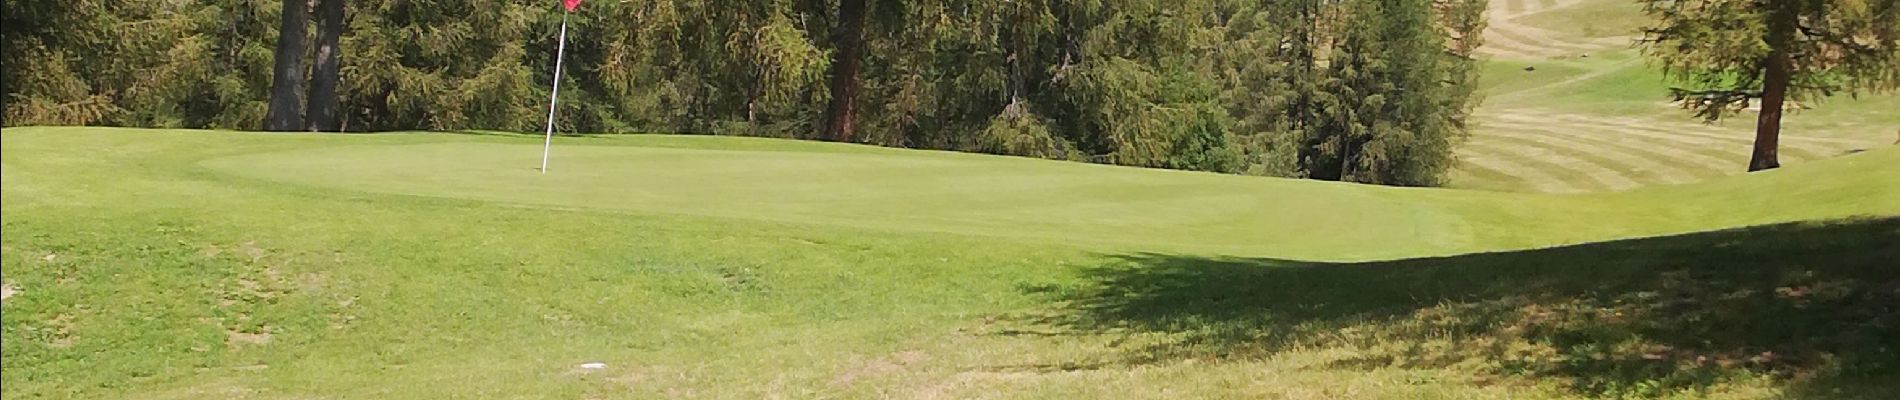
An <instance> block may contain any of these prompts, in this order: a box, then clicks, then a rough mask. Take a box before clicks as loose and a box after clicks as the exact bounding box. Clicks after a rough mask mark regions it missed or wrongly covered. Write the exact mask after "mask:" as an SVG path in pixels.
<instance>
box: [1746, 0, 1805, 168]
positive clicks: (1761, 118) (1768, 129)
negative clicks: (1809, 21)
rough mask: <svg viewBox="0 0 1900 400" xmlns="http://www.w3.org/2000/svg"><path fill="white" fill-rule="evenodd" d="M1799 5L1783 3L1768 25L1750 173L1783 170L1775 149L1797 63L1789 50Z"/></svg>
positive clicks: (1792, 44)
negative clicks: (1759, 108) (1782, 110)
mask: <svg viewBox="0 0 1900 400" xmlns="http://www.w3.org/2000/svg"><path fill="white" fill-rule="evenodd" d="M1798 3H1800V2H1797V1H1785V2H1780V4H1778V5H1777V6H1776V8H1775V9H1774V10H1773V11H1772V14H1770V16H1769V21H1768V46H1769V48H1770V49H1771V50H1769V51H1768V56H1767V58H1764V59H1762V64H1763V65H1762V67H1763V69H1764V71H1763V73H1762V89H1761V114H1760V115H1757V116H1756V118H1755V150H1754V152H1752V154H1751V155H1750V156H1749V159H1748V171H1749V172H1755V171H1761V170H1767V169H1775V168H1780V167H1781V161H1780V159H1779V157H1777V156H1776V154H1775V153H1776V149H1777V148H1778V147H1779V146H1780V142H1781V107H1782V104H1783V103H1784V102H1785V101H1787V98H1788V81H1789V79H1790V75H1791V74H1792V71H1791V70H1792V69H1793V68H1794V65H1793V64H1794V60H1793V59H1791V58H1790V56H1789V55H1788V50H1787V49H1788V48H1789V47H1792V46H1794V45H1795V43H1794V34H1795V32H1794V31H1795V29H1796V28H1797V25H1798V23H1799V22H1800V21H1799V18H1800V15H1801V14H1800V10H1799V9H1798V7H1800V5H1799V4H1798Z"/></svg>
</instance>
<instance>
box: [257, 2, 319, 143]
mask: <svg viewBox="0 0 1900 400" xmlns="http://www.w3.org/2000/svg"><path fill="white" fill-rule="evenodd" d="M283 4H284V15H283V23H282V24H280V25H278V27H277V52H276V55H275V57H276V59H277V62H276V64H277V65H276V66H274V67H272V68H271V70H272V73H273V74H272V77H271V88H270V106H269V109H268V110H267V111H265V113H264V130H267V131H294V130H298V129H303V107H302V106H301V103H302V101H301V100H302V97H303V85H304V82H303V81H304V77H303V72H304V71H303V47H304V46H303V41H304V22H305V20H307V19H308V16H307V15H305V14H306V13H305V12H304V7H305V6H307V5H308V3H305V2H304V0H283Z"/></svg>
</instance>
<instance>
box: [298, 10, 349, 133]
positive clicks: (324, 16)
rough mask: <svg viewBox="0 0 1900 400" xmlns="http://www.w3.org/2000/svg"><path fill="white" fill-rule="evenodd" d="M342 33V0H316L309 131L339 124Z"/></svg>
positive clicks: (307, 115)
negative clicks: (338, 93)
mask: <svg viewBox="0 0 1900 400" xmlns="http://www.w3.org/2000/svg"><path fill="white" fill-rule="evenodd" d="M342 36H343V0H317V59H316V61H315V63H316V65H315V66H314V67H312V68H311V71H310V97H309V100H308V104H307V106H308V107H310V108H309V109H308V112H307V113H305V117H306V118H308V119H309V121H308V122H309V126H308V129H309V130H311V131H317V132H336V131H337V130H339V129H341V128H342V126H341V121H340V120H339V119H338V118H337V113H338V106H337V104H338V103H339V102H340V101H341V98H340V97H338V95H337V85H338V83H340V82H339V79H341V78H340V77H339V76H337V75H338V73H339V69H341V68H342V65H341V63H342V50H343V49H342V48H341V47H339V46H340V45H341V44H340V41H341V39H342Z"/></svg>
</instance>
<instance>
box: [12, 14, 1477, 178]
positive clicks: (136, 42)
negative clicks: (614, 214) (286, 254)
mask: <svg viewBox="0 0 1900 400" xmlns="http://www.w3.org/2000/svg"><path fill="white" fill-rule="evenodd" d="M330 4H335V6H334V7H335V8H330V7H331V6H330ZM348 4H349V9H348V10H347V12H346V11H344V10H342V8H341V7H342V2H340V1H336V0H317V1H312V2H310V3H303V2H298V3H295V4H289V5H285V4H283V3H281V2H278V1H274V0H179V1H165V2H153V1H140V0H59V1H54V0H9V1H8V2H6V3H5V6H4V7H5V8H4V12H5V15H4V18H5V21H4V28H0V29H4V33H5V42H4V43H3V44H0V47H3V48H0V54H4V57H5V63H6V65H5V66H6V68H5V71H4V73H0V90H4V97H5V99H4V100H5V102H6V104H5V108H4V114H5V118H6V119H5V121H4V122H5V123H6V124H8V125H25V124H105V125H130V126H160V127H203V128H223V129H258V128H265V127H269V128H274V129H309V130H323V131H329V130H348V131H383V130H412V129H429V130H462V129H492V130H509V131H534V130H537V127H538V125H539V124H541V123H542V122H543V121H542V118H543V117H544V114H542V113H543V112H545V110H543V109H541V108H540V107H543V106H544V104H545V103H543V102H544V101H546V99H547V96H548V90H549V86H550V85H549V84H550V83H551V82H549V81H548V80H547V77H548V76H549V75H550V72H551V71H552V69H553V68H554V60H553V54H552V51H551V50H552V49H553V47H554V46H553V45H554V43H553V41H554V36H555V35H554V30H555V29H556V27H557V24H558V19H559V18H560V15H559V13H560V7H559V6H558V2H556V1H551V0H550V1H534V2H525V1H492V0H437V1H427V2H419V1H407V0H361V1H350V2H348ZM1483 4H1484V2H1483V1H1481V0H1285V1H1271V2H1262V1H1245V0H1173V1H1156V0H1012V1H995V0H940V1H898V0H646V1H629V2H613V1H599V2H593V3H589V4H587V5H585V6H583V8H582V10H581V11H580V12H578V13H576V14H575V15H573V24H574V25H573V27H572V34H571V35H570V43H569V44H568V63H569V64H568V65H569V66H570V68H568V70H567V77H566V78H565V80H564V81H563V83H562V91H561V92H560V96H561V98H562V104H563V111H562V112H561V114H560V115H561V116H560V119H559V120H558V121H557V126H558V127H559V129H560V130H561V131H565V132H684V133H711V134H741V135H759V136H776V137H799V138H811V139H824V140H837V141H850V142H863V143H874V144H880V145H888V146H904V147H915V148H932V149H952V150H964V151H981V152H989V153H998V154H1010V155H1020V156H1031V157H1045V158H1057V159H1070V160H1083V161H1091V162H1102V163H1114V164H1123V165H1136V166H1148V167H1164V168H1179V169H1192V170H1205V171H1218V172H1230V173H1247V174H1260V175H1277V176H1298V177H1311V178H1318V179H1337V180H1349V181H1358V182H1371V183H1383V184H1396V185H1432V184H1436V183H1439V181H1440V180H1441V179H1442V177H1443V175H1444V172H1445V170H1446V169H1447V168H1448V167H1449V165H1450V164H1451V148H1452V145H1453V143H1455V141H1456V140H1458V138H1459V137H1460V136H1461V135H1462V134H1463V132H1464V121H1465V120H1466V117H1467V115H1468V114H1469V111H1470V109H1471V106H1472V104H1473V103H1474V102H1475V99H1474V98H1473V87H1474V83H1475V82H1474V81H1475V79H1476V68H1475V67H1474V65H1473V62H1472V59H1471V54H1472V51H1473V50H1474V49H1475V48H1476V47H1477V46H1478V44H1479V43H1477V42H1476V40H1477V38H1478V34H1477V33H1478V31H1479V30H1480V29H1482V21H1481V20H1480V17H1479V14H1480V13H1481V12H1482V7H1483ZM304 13H310V14H304ZM286 15H295V16H296V17H295V18H306V16H314V18H311V20H314V21H316V23H315V25H316V29H315V32H310V30H308V29H304V27H303V25H304V24H305V23H306V21H291V20H289V19H287V18H284V16H286ZM331 15H339V16H341V17H340V18H336V19H334V20H331V19H327V18H330V16H331ZM326 21H330V22H326ZM326 23H328V24H332V25H326ZM292 24H294V25H296V26H295V27H294V28H295V29H290V28H292V26H291V25H292ZM326 26H327V27H340V32H337V29H331V30H329V31H327V32H333V33H336V34H331V35H326V34H325V32H326V30H325V29H326ZM279 32H286V34H287V35H289V36H295V38H294V39H293V40H287V41H280V40H278V39H279ZM278 46H291V47H292V48H290V49H288V50H287V51H290V52H292V53H297V54H299V55H298V56H297V57H295V58H297V59H296V60H289V62H288V63H284V64H279V63H278V62H279V61H283V60H280V59H278V58H274V57H272V54H273V51H274V50H277V49H278ZM326 49H327V50H326ZM325 51H328V53H325ZM337 56H340V60H338V58H339V57H337ZM305 60H309V61H310V62H305ZM326 60H328V61H327V62H328V64H326ZM273 75H279V76H281V77H282V78H281V79H273ZM338 76H340V78H337V77H338ZM326 77H328V78H326ZM297 78H303V79H308V81H304V80H299V79H297ZM326 79H328V83H327V84H328V85H329V86H327V87H326V86H325V81H326ZM273 81H280V82H286V83H294V84H288V85H286V86H283V87H279V88H276V90H279V91H285V90H297V91H305V90H307V92H303V93H302V94H300V95H297V96H292V98H296V99H299V100H298V101H301V102H303V104H272V102H271V99H272V96H271V93H272V91H273ZM305 85H308V87H307V88H306V87H305ZM570 88H572V89H570ZM278 97H279V99H280V100H281V99H283V98H284V97H285V96H278ZM293 115H294V116H296V117H301V118H299V119H297V121H299V122H301V123H300V124H299V123H287V122H285V121H290V119H289V118H290V117H291V116H293ZM267 116H268V117H271V118H269V120H271V121H276V122H271V123H269V124H267V123H266V121H267ZM280 119H281V121H280Z"/></svg>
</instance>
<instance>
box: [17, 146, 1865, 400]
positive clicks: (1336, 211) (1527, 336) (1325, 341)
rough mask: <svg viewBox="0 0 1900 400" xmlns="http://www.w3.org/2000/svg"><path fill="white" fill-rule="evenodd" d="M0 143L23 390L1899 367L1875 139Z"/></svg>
mask: <svg viewBox="0 0 1900 400" xmlns="http://www.w3.org/2000/svg"><path fill="white" fill-rule="evenodd" d="M0 139H3V142H0V147H3V148H4V149H5V152H4V153H0V174H3V175H4V176H3V177H0V188H4V193H3V194H4V195H0V208H4V210H5V217H4V221H3V229H4V230H3V231H0V273H3V275H4V280H5V284H6V285H7V287H8V288H10V289H16V290H18V292H17V293H15V294H14V295H13V296H12V297H10V298H8V299H6V300H4V303H3V307H4V313H0V326H4V333H3V335H4V336H3V337H0V338H3V339H4V340H3V341H0V345H3V346H4V347H3V351H4V355H5V356H4V358H3V359H0V362H4V368H0V370H3V371H4V375H3V376H0V384H3V385H4V387H5V388H6V390H5V392H4V396H5V397H6V398H9V399H13V398H115V397H116V398H160V399H163V398H203V397H222V398H264V399H271V398H307V397H331V398H444V397H448V398H573V399H581V398H652V397H677V398H758V397H790V398H811V397H830V398H866V397H884V398H889V397H896V398H1076V397H1094V398H1154V397H1198V398H1223V397H1256V398H1258V397H1267V398H1314V399H1318V398H1406V399H1416V398H1447V399H1451V398H1457V399H1467V398H1514V399H1515V398H1573V397H1602V396H1641V397H1685V398H1687V397H1718V398H1777V397H1786V398H1810V397H1815V396H1817V394H1818V395H1820V396H1826V397H1842V398H1855V397H1860V398H1870V399H1871V398H1891V397H1892V396H1893V395H1894V394H1895V393H1896V392H1895V391H1894V390H1895V388H1894V387H1893V386H1892V384H1891V383H1888V382H1892V381H1894V379H1892V378H1895V377H1896V375H1900V374H1896V367H1900V364H1897V363H1896V360H1895V353H1894V349H1891V348H1890V346H1891V344H1892V343H1895V342H1896V340H1895V339H1900V335H1896V326H1900V325H1896V322H1895V321H1896V320H1897V319H1896V315H1895V311H1894V310H1896V309H1900V307H1894V304H1895V303H1894V301H1895V298H1896V297H1895V293H1893V290H1894V289H1893V288H1894V287H1896V286H1895V285H1900V272H1896V271H1895V270H1894V268H1893V267H1892V265H1891V263H1890V262H1888V261H1890V260H1892V259H1893V258H1895V257H1900V249H1897V248H1896V246H1895V245H1894V243H1900V219H1895V218H1894V217H1895V216H1900V169H1896V168H1892V166H1893V165H1896V164H1895V163H1897V162H1900V151H1896V150H1893V149H1882V150H1875V151H1869V152H1864V153H1860V154H1855V155H1849V156H1843V157H1838V158H1834V159H1829V160H1825V161H1817V162H1814V163H1809V164H1805V165H1801V166H1797V167H1792V168H1787V169H1783V170H1778V171H1772V172H1767V173H1761V174H1751V175H1748V176H1741V177H1730V178H1720V179H1715V180H1712V181H1709V182H1705V183H1700V184H1691V185H1683V186H1672V187H1655V188H1644V189H1638V190H1632V191H1625V192H1618V193H1608V194H1585V195H1564V196H1557V195H1538V194H1519V193H1496V192H1477V191H1462V190H1443V189H1400V188H1382V187H1367V186H1356V185H1343V184H1334V183H1325V182H1311V181H1292V180H1278V179H1262V178H1250V177H1238V176H1223V175H1212V174H1197V173H1187V172H1178V171H1160V170H1143V169H1132V168H1120V167H1108V166H1099V165H1086V164H1073V163H1062V162H1050V161H1039V160H1028V159H1016V158H1003V157H990V156H977V155H965V154H954V153H939V152H923V151H907V150H892V149H880V148H870V147H861V146H848V145H834V144H817V143H804V142H792V141H781V140H766V139H745V138H715V137H677V136H636V137H615V138H573V139H563V140H561V141H560V143H557V147H555V157H556V158H555V160H554V164H553V167H552V168H553V171H552V172H551V173H550V174H548V175H545V176H543V175H540V174H538V173H537V172H536V171H534V170H533V169H532V166H533V165H535V164H536V161H537V160H534V157H535V156H536V155H537V151H538V150H539V149H537V148H535V147H534V146H535V145H536V144H538V141H537V140H536V139H531V138H523V137H509V136H479V135H445V134H387V135H271V134H244V133H228V132H201V131H164V130H126V129H96V128H16V129H8V130H6V131H5V133H4V135H3V136H0ZM1856 216H1861V217H1859V219H1842V218H1849V217H1856ZM1868 216H1872V217H1873V218H1872V219H1868V218H1869V217H1868ZM1802 221H1809V222H1802ZM590 361H599V362H604V363H606V364H607V365H608V367H607V368H606V369H603V370H588V369H579V368H577V367H576V366H577V365H578V364H581V363H584V362H590Z"/></svg>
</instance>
